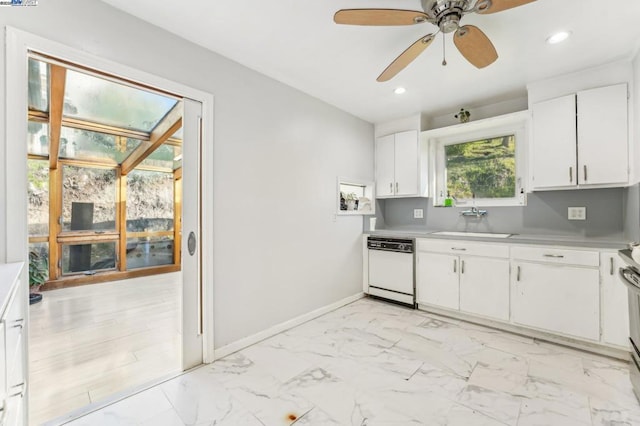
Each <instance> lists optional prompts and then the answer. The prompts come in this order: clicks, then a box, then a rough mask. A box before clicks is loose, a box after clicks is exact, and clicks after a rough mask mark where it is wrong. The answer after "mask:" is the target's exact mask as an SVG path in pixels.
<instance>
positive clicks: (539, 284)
mask: <svg viewBox="0 0 640 426" xmlns="http://www.w3.org/2000/svg"><path fill="white" fill-rule="evenodd" d="M512 271H513V275H512V283H513V284H512V290H513V291H512V297H511V303H512V305H511V319H512V321H513V322H514V323H516V324H520V325H526V326H531V327H535V328H540V329H543V330H546V331H551V332H555V333H561V334H564V335H568V336H574V337H580V338H583V339H588V340H595V341H597V340H599V337H600V309H599V299H600V298H599V270H598V269H595V268H585V267H578V266H570V265H557V264H542V263H529V262H521V261H517V262H514V264H513V269H512Z"/></svg>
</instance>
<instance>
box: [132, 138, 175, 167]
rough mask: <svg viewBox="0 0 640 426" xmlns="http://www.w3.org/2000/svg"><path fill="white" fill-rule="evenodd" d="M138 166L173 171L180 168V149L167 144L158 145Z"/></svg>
mask: <svg viewBox="0 0 640 426" xmlns="http://www.w3.org/2000/svg"><path fill="white" fill-rule="evenodd" d="M140 165H142V166H153V167H163V168H165V169H172V170H175V169H177V168H179V167H181V166H182V148H181V147H179V146H173V145H168V144H163V145H160V146H159V147H158V149H156V150H155V151H153V153H152V154H151V155H149V156H148V157H147V158H145V159H144V160H143V161H142V163H140Z"/></svg>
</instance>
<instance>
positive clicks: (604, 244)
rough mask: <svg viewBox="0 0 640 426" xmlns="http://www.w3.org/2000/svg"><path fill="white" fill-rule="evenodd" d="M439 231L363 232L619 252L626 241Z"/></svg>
mask: <svg viewBox="0 0 640 426" xmlns="http://www.w3.org/2000/svg"><path fill="white" fill-rule="evenodd" d="M438 231H441V230H429V231H417V230H407V229H380V230H376V231H365V232H364V233H365V234H367V235H376V236H388V237H393V236H396V237H398V238H433V239H439V240H458V241H461V240H462V241H482V242H491V243H498V244H499V243H502V244H539V245H552V246H566V247H586V248H598V249H613V250H620V249H624V248H627V246H628V245H627V244H628V242H627V241H623V240H622V239H612V238H606V237H596V238H594V237H582V236H571V235H537V234H513V235H511V236H510V237H507V238H492V237H471V236H464V237H459V236H451V235H434V234H433V233H434V232H438Z"/></svg>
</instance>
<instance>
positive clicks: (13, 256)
mask: <svg viewBox="0 0 640 426" xmlns="http://www.w3.org/2000/svg"><path fill="white" fill-rule="evenodd" d="M29 51H35V52H39V53H43V54H46V55H50V56H53V57H56V58H59V59H63V60H66V61H69V62H73V63H77V64H82V65H85V66H88V67H91V68H95V69H97V70H101V71H104V72H106V73H109V74H112V75H114V76H118V77H122V78H124V79H127V80H130V81H134V82H140V83H143V84H145V85H148V86H153V87H156V88H158V89H161V90H165V91H167V92H171V93H176V94H179V95H181V96H184V97H185V98H189V99H193V100H196V101H199V102H201V103H202V120H203V126H202V128H203V134H202V140H203V144H202V157H203V158H202V174H203V176H202V194H203V199H202V201H201V202H202V229H201V241H202V256H203V261H202V278H203V299H204V307H203V308H204V309H203V314H204V318H203V320H204V321H203V322H204V327H203V328H204V329H203V338H204V345H203V360H204V362H205V363H210V362H213V360H214V350H213V349H214V346H213V342H214V341H213V330H214V323H213V321H214V316H213V196H212V194H213V142H214V131H213V126H214V99H213V95H212V94H211V93H207V92H204V91H201V90H198V89H195V88H192V87H189V86H186V85H184V84H181V83H178V82H175V81H171V80H167V79H164V78H162V77H159V76H156V75H153V74H150V73H147V72H145V71H141V70H138V69H135V68H131V67H129V66H126V65H122V64H119V63H116V62H113V61H110V60H108V59H104V58H101V57H98V56H95V55H92V54H90V53H87V52H83V51H81V50H78V49H75V48H72V47H69V46H66V45H64V44H61V43H58V42H55V41H52V40H49V39H46V38H42V37H40V36H37V35H34V34H31V33H28V32H25V31H22V30H19V29H16V28H13V27H9V26H7V27H6V61H5V66H6V74H5V75H6V77H5V78H6V80H5V87H6V97H5V102H6V103H5V108H6V129H5V135H4V137H5V147H6V149H5V151H4V152H2V150H0V164H4V165H5V170H6V172H5V174H6V175H5V177H6V205H5V209H6V223H4V224H0V225H1V226H4V227H5V230H6V242H5V244H6V259H0V261H5V262H20V261H25V260H26V259H27V256H28V255H27V251H28V249H27V235H28V230H27V182H26V173H27V172H26V167H27V166H26V158H27V144H26V143H23V142H24V141H26V140H27V114H26V111H27V108H28V106H27V93H28V92H27V90H28V89H27V87H28V81H27V58H28V53H29ZM3 154H4V155H5V158H4V159H3V158H2V155H3ZM16 159H24V161H16ZM205 194H207V195H209V196H204V195H205ZM25 270H26V268H25Z"/></svg>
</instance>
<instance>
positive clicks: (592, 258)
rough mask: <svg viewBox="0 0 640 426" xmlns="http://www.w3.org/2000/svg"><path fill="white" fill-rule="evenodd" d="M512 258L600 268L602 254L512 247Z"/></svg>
mask: <svg viewBox="0 0 640 426" xmlns="http://www.w3.org/2000/svg"><path fill="white" fill-rule="evenodd" d="M511 257H512V258H513V259H518V260H529V261H534V262H545V263H556V264H564V265H578V266H593V267H599V266H600V253H599V252H597V251H590V250H571V249H562V248H554V247H518V246H516V247H512V248H511Z"/></svg>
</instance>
